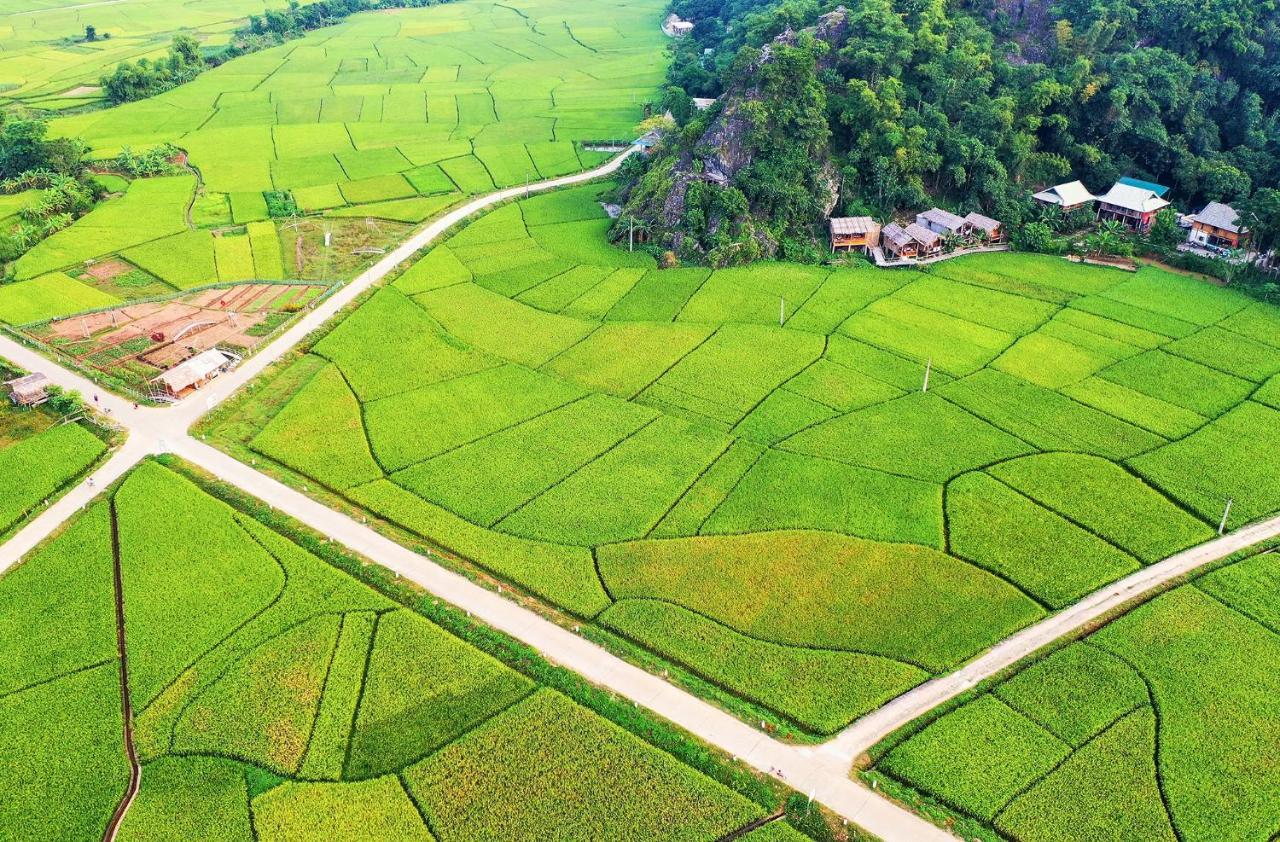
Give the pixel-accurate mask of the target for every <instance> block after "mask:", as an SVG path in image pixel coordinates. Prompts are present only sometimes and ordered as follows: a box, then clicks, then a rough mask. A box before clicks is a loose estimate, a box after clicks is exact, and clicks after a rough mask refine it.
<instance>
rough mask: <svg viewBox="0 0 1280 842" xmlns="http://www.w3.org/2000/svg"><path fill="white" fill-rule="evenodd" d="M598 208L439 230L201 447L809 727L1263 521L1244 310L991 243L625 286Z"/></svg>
mask: <svg viewBox="0 0 1280 842" xmlns="http://www.w3.org/2000/svg"><path fill="white" fill-rule="evenodd" d="M601 189H602V188H601V187H600V186H598V185H597V186H586V187H581V188H574V189H571V190H567V191H561V192H556V193H552V194H548V195H543V196H537V197H533V198H531V199H528V200H525V201H522V202H519V203H515V204H511V205H507V206H505V207H502V208H500V209H498V210H496V211H493V212H492V213H490V214H489V215H487V216H485V217H483V218H481V219H479V220H478V221H476V222H474V223H472V224H471V225H469V226H468V227H466V228H464V229H462V230H461V231H459V232H458V233H456V234H455V235H453V236H452V237H451V238H450V239H448V240H447V241H445V242H443V243H441V244H440V245H438V246H436V247H435V248H434V249H433V250H431V251H430V252H428V253H426V254H425V255H423V256H422V257H421V258H420V259H418V260H417V261H416V262H415V263H413V264H412V265H411V266H409V267H408V268H407V269H406V271H405V272H404V273H403V274H402V275H401V276H400V277H399V278H398V279H396V280H394V281H393V282H392V283H390V284H388V285H387V286H385V287H383V288H381V289H379V290H377V291H376V292H375V293H374V294H372V295H371V296H369V297H368V298H367V300H365V301H364V303H363V304H362V305H361V306H360V307H359V308H358V309H356V310H354V311H353V312H352V313H351V314H350V315H349V316H347V317H346V318H345V319H344V320H342V321H341V322H340V323H339V324H338V325H337V326H336V327H335V328H333V329H332V330H331V331H330V332H329V333H328V334H327V335H325V336H323V338H321V339H320V340H319V341H317V342H315V343H314V345H313V346H311V348H310V351H309V353H307V354H306V355H305V356H303V357H302V358H301V359H299V360H297V361H296V362H294V363H292V364H291V365H290V366H288V367H283V368H280V369H278V370H277V371H276V372H275V373H274V374H273V375H271V376H270V377H269V379H268V380H267V381H266V382H265V383H264V384H263V386H262V388H259V389H257V390H255V393H254V396H253V397H243V398H241V399H240V400H239V401H237V402H234V403H233V404H231V405H229V406H228V407H225V408H224V409H222V410H220V412H219V414H218V415H217V416H216V418H215V419H214V420H212V421H211V422H210V424H209V425H207V428H206V429H209V430H211V431H212V432H213V433H214V435H215V437H216V438H218V439H220V440H221V441H222V442H223V443H224V445H226V446H228V447H230V448H232V449H233V450H234V451H236V452H239V453H241V454H242V455H243V456H244V458H246V459H248V458H250V457H253V458H255V459H261V458H262V457H266V458H268V459H271V460H273V461H274V462H275V463H276V464H277V466H279V467H281V468H284V469H287V470H288V471H289V472H292V473H293V474H294V475H295V476H296V477H297V478H298V479H300V480H301V481H304V482H306V483H308V484H313V483H318V484H319V485H321V486H322V487H324V488H325V489H326V490H327V491H328V492H330V493H333V494H336V495H340V496H341V497H343V498H345V499H346V500H347V501H350V502H351V503H354V504H356V505H358V506H360V507H363V508H364V509H366V510H367V511H369V512H371V513H373V514H375V515H377V516H378V517H380V518H382V519H383V520H385V521H387V522H388V523H390V524H392V525H394V526H395V527H398V528H399V529H401V530H403V531H405V532H407V533H411V534H412V535H414V536H418V537H421V538H425V539H427V540H429V541H431V542H432V543H434V544H436V545H438V546H440V547H442V548H444V549H446V550H448V551H450V552H452V553H453V554H455V555H456V556H458V557H460V558H461V559H464V560H465V561H466V562H469V563H471V564H473V565H474V566H476V567H478V568H480V569H482V570H483V571H485V572H486V573H488V574H489V575H492V576H495V577H497V578H498V579H500V580H502V581H505V582H507V583H509V584H513V585H516V586H518V587H519V588H521V589H523V590H525V591H526V592H528V593H531V594H533V595H536V596H537V597H540V598H541V599H543V600H545V601H546V602H548V603H550V604H551V605H554V606H555V607H557V608H559V609H561V610H563V611H565V612H567V613H568V614H571V615H574V616H575V617H577V618H580V619H583V620H590V621H591V622H592V624H593V627H594V629H595V633H596V634H598V635H600V636H602V637H605V638H608V639H611V640H614V641H615V642H617V641H622V640H625V641H626V645H638V646H640V647H643V648H644V649H647V650H649V651H650V652H652V653H656V654H658V655H660V656H662V657H663V658H664V659H666V661H667V662H668V663H669V664H671V665H672V666H673V667H674V668H677V671H678V672H681V674H683V675H685V676H687V677H688V678H689V679H690V680H698V681H702V682H705V683H710V684H711V685H714V686H716V687H718V688H719V689H720V690H721V691H723V692H725V693H727V694H730V695H731V696H732V697H736V698H737V699H738V700H739V701H740V702H741V703H742V704H743V705H745V706H746V709H750V710H753V711H755V712H756V713H760V712H764V713H765V714H766V715H768V716H776V717H781V718H782V719H783V720H785V721H787V722H789V723H792V724H793V725H795V726H798V727H799V728H800V729H802V730H803V731H807V732H810V733H814V734H827V733H831V732H834V731H835V730H838V729H839V728H841V727H842V726H844V725H845V724H847V723H848V722H850V721H851V720H853V719H855V718H857V717H858V716H860V715H861V714H863V713H866V712H868V711H870V710H873V709H874V708H876V707H878V706H879V705H880V704H882V703H883V702H884V701H886V700H888V699H890V698H892V697H894V696H896V695H898V694H900V693H902V692H903V691H905V690H907V689H909V688H911V687H913V686H915V685H916V684H918V683H920V682H921V681H923V680H925V679H927V678H928V677H930V676H932V675H937V674H939V673H942V672H946V671H948V670H951V669H953V668H955V667H956V666H958V665H959V664H961V663H963V662H964V661H966V660H968V659H969V658H971V657H973V656H974V655H975V654H977V653H979V652H981V651H982V650H984V649H985V648H986V647H988V646H990V645H991V644H993V643H995V642H996V641H998V640H1000V639H1002V638H1004V637H1005V636H1007V635H1008V634H1010V633H1011V632H1013V631H1015V630H1017V629H1019V628H1022V627H1024V626H1026V625H1028V624H1029V623H1032V622H1034V621H1036V620H1037V619H1040V618H1042V617H1044V616H1046V615H1047V614H1048V613H1050V612H1053V611H1055V610H1057V609H1059V608H1062V607H1064V606H1066V605H1069V604H1071V603H1072V602H1074V601H1076V600H1078V599H1079V598H1080V597H1082V596H1084V595H1085V594H1087V593H1089V592H1091V591H1093V590H1095V589H1097V588H1099V587H1101V586H1103V585H1105V584H1107V583H1109V582H1112V581H1115V580H1116V579H1119V578H1122V577H1123V576H1126V575H1128V574H1130V573H1133V572H1135V571H1137V570H1140V569H1141V568H1142V567H1143V566H1144V565H1147V564H1150V563H1152V562H1154V561H1157V560H1159V559H1162V558H1164V557H1166V556H1169V555H1171V554H1173V553H1176V552H1178V551H1179V550H1182V549H1184V548H1187V547H1189V546H1192V545H1194V544H1197V543H1200V542H1202V541H1205V540H1208V539H1209V538H1211V537H1213V536H1214V535H1215V534H1216V528H1217V525H1218V520H1219V518H1220V517H1221V515H1222V512H1223V508H1224V506H1225V504H1226V501H1227V499H1228V498H1229V497H1230V498H1233V500H1234V504H1233V507H1232V509H1231V518H1230V521H1229V524H1228V525H1229V526H1232V527H1235V526H1240V525H1242V524H1244V523H1246V522H1248V521H1250V520H1253V519H1256V518H1258V517H1261V516H1263V515H1266V514H1268V513H1272V512H1275V511H1277V510H1280V480H1278V479H1277V477H1276V475H1275V471H1274V470H1272V466H1273V464H1274V448H1275V442H1276V441H1280V401H1277V400H1276V398H1275V395H1276V389H1277V386H1278V385H1280V379H1278V378H1280V374H1278V372H1280V339H1277V333H1276V331H1275V326H1276V324H1277V319H1278V317H1277V313H1276V311H1275V310H1274V308H1271V307H1269V306H1267V305H1264V304H1260V303H1255V302H1251V301H1250V300H1249V299H1247V298H1245V297H1244V296H1242V295H1239V294H1237V293H1235V292H1233V291H1230V290H1226V289H1222V288H1219V287H1213V286H1209V285H1207V284H1203V283H1201V282H1199V281H1195V280H1192V279H1190V278H1187V277H1184V276H1181V275H1174V274H1170V273H1166V272H1163V271H1160V270H1158V269H1152V268H1144V269H1142V270H1141V271H1139V272H1137V273H1136V274H1131V273H1124V272H1120V271H1116V270H1108V269H1100V268H1095V267H1089V266H1081V265H1077V264H1072V263H1069V262H1067V261H1065V260H1062V259H1057V258H1050V257H1043V256H1032V255H1023V254H1012V253H1007V254H994V255H982V256H977V257H967V258H961V259H957V260H953V261H950V262H947V263H944V264H940V265H938V266H937V267H936V268H935V269H934V270H933V271H930V272H928V273H921V272H915V271H883V270H875V269H872V268H863V269H835V270H830V269H825V268H817V267H802V266H787V265H779V264H762V265H757V266H753V267H749V268H746V269H729V270H720V271H715V272H711V271H709V270H702V269H676V270H668V271H659V270H658V269H657V268H656V266H655V265H654V263H653V261H652V259H651V258H650V257H649V256H648V255H644V254H639V253H635V254H632V253H628V252H626V251H625V250H618V249H615V248H613V247H610V246H608V245H607V244H606V241H605V239H604V236H603V233H604V231H605V230H606V228H607V226H608V220H607V219H605V216H604V212H603V211H602V210H601V208H600V205H599V204H598V203H597V201H596V200H597V195H598V194H599V193H600V191H601ZM780 317H781V319H782V324H779V320H780ZM407 361H411V362H408V364H406V362H407ZM926 369H928V371H929V387H928V390H927V391H925V390H924V388H923V387H924V381H925V375H926ZM620 645H621V644H620ZM762 665H763V666H762ZM757 718H758V717H757Z"/></svg>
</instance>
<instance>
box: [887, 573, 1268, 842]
mask: <svg viewBox="0 0 1280 842" xmlns="http://www.w3.org/2000/svg"><path fill="white" fill-rule="evenodd" d="M1275 566H1276V562H1275V557H1274V556H1271V555H1259V556H1253V557H1251V558H1248V559H1245V560H1242V561H1237V562H1235V563H1233V564H1231V565H1228V566H1227V567H1224V568H1221V569H1219V570H1217V571H1214V572H1212V573H1209V574H1207V575H1204V576H1202V577H1200V578H1198V579H1196V580H1195V581H1194V582H1193V583H1190V584H1184V585H1181V586H1179V587H1178V588H1176V589H1175V590H1173V591H1171V592H1169V593H1166V594H1164V595H1162V596H1159V597H1157V598H1156V599H1154V600H1152V601H1151V602H1149V603H1147V604H1144V605H1142V606H1140V607H1138V608H1136V609H1134V610H1133V611H1132V612H1130V613H1129V614H1126V615H1124V616H1122V617H1120V618H1118V619H1115V620H1113V621H1111V622H1110V623H1109V624H1107V625H1106V626H1104V627H1103V628H1101V629H1100V630H1098V631H1096V632H1094V633H1093V634H1092V635H1090V636H1089V637H1087V638H1085V639H1084V640H1082V641H1080V642H1076V643H1073V644H1070V645H1068V646H1067V647H1066V648H1063V649H1060V650H1058V651H1056V652H1054V653H1053V654H1051V655H1048V656H1047V657H1044V658H1042V659H1037V658H1034V657H1033V659H1032V660H1031V661H1030V662H1029V663H1028V664H1026V665H1024V666H1023V667H1022V668H1021V670H1020V671H1017V672H1016V673H1015V674H1014V675H1013V676H1012V677H1010V678H1008V679H1006V680H1005V681H1003V682H1002V683H998V684H996V685H995V686H994V687H992V688H989V689H988V690H987V691H986V692H985V693H984V694H982V695H980V696H979V697H978V698H976V699H975V700H973V701H969V702H967V703H965V704H962V705H961V706H959V707H953V708H952V709H944V710H943V711H941V712H940V715H934V716H932V717H931V718H930V719H929V721H927V722H925V723H923V724H913V725H910V726H907V728H906V729H904V731H903V732H902V733H901V734H899V735H894V736H892V737H890V738H889V740H888V741H886V743H884V744H882V745H881V746H878V747H877V748H875V749H873V751H872V755H873V760H874V761H875V764H876V765H875V767H874V769H875V771H874V772H873V773H872V776H873V777H875V776H880V778H881V780H884V777H883V776H886V775H887V776H889V777H891V778H895V779H897V780H898V781H900V782H902V783H905V784H906V785H908V786H910V787H912V788H914V789H916V790H917V791H919V792H922V793H924V794H926V795H928V796H929V797H931V798H933V799H935V800H937V801H939V802H941V803H943V804H944V805H946V806H948V807H949V808H951V809H952V810H954V811H956V812H959V813H961V814H965V815H968V816H972V817H976V818H979V819H981V820H983V821H984V822H986V823H989V824H990V825H992V826H994V827H995V829H997V830H999V831H1001V832H1002V833H1004V834H1006V835H1009V836H1011V837H1013V838H1018V839H1027V840H1036V841H1037V842H1038V840H1046V842H1047V840H1092V839H1120V838H1142V839H1162V840H1173V839H1175V838H1176V839H1186V840H1208V839H1220V838H1222V837H1223V835H1224V834H1228V835H1230V836H1231V837H1232V838H1237V839H1256V840H1263V839H1266V838H1268V834H1270V833H1271V832H1272V828H1273V826H1274V824H1275V822H1276V817H1277V813H1276V804H1277V794H1278V793H1280V775H1277V772H1276V769H1275V768H1274V764H1272V763H1270V762H1269V760H1268V759H1267V755H1268V750H1267V749H1266V748H1265V746H1268V745H1270V744H1273V743H1274V741H1275V740H1276V739H1277V738H1278V737H1277V734H1276V728H1277V726H1276V722H1277V712H1278V711H1277V702H1276V699H1277V698H1278V696H1277V691H1276V688H1275V687H1274V686H1273V685H1275V683H1276V682H1275V677H1274V675H1273V674H1272V671H1271V670H1268V669H1267V668H1266V667H1263V666H1261V665H1262V664H1265V663H1269V662H1273V661H1274V659H1275V658H1276V657H1277V655H1278V653H1280V639H1278V638H1277V636H1276V634H1275V632H1274V631H1273V630H1272V629H1269V628H1267V627H1266V626H1264V625H1261V624H1260V623H1258V622H1257V621H1256V620H1255V619H1250V617H1254V616H1258V615H1259V612H1260V613H1261V615H1263V616H1267V615H1270V616H1275V614H1276V612H1277V610H1278V609H1277V606H1278V605H1280V603H1277V598H1276V593H1277V592H1276V590H1275V589H1274V587H1271V588H1268V587H1266V586H1263V587H1257V586H1259V585H1263V583H1265V582H1268V581H1270V582H1272V584H1274V581H1275V580H1274V577H1275V575H1276V569H1275ZM1241 583H1248V584H1249V585H1250V587H1247V588H1244V589H1242V588H1239V587H1238V585H1240V584H1241ZM1207 593H1213V594H1215V598H1210V597H1209V596H1208V595H1207ZM1245 612H1248V613H1245ZM1157 734H1158V736H1157ZM1175 828H1176V831H1175Z"/></svg>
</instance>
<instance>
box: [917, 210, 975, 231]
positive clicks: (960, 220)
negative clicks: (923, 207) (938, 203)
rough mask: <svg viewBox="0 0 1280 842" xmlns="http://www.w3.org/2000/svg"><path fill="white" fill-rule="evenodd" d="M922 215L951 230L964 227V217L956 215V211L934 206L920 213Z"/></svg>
mask: <svg viewBox="0 0 1280 842" xmlns="http://www.w3.org/2000/svg"><path fill="white" fill-rule="evenodd" d="M920 217H921V218H923V219H927V220H929V221H930V222H932V223H934V224H935V225H941V226H942V227H943V228H946V229H947V230H949V231H959V230H960V229H961V228H963V227H964V224H965V222H964V217H962V216H956V215H955V214H954V213H952V212H951V211H948V210H943V209H942V208H932V209H930V210H927V211H925V212H924V213H922V214H920Z"/></svg>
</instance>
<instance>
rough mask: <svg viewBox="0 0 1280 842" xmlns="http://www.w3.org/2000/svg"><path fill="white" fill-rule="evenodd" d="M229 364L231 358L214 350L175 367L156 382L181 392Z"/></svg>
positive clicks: (204, 352)
mask: <svg viewBox="0 0 1280 842" xmlns="http://www.w3.org/2000/svg"><path fill="white" fill-rule="evenodd" d="M229 362H231V358H230V357H228V356H227V355H226V354H224V353H222V352H221V351H219V350H217V349H216V348H213V349H210V350H208V351H203V352H201V353H199V354H196V355H195V356H194V357H192V358H191V359H189V360H187V361H186V362H184V363H181V364H180V365H175V366H174V367H173V368H171V369H169V370H168V371H166V372H165V373H164V374H161V375H160V376H159V377H157V378H156V380H157V381H159V382H161V383H163V384H164V385H166V386H168V387H169V388H170V389H171V390H172V391H174V392H181V391H182V390H183V389H189V388H191V387H192V386H194V385H195V384H197V383H199V382H200V381H201V380H204V379H205V378H206V377H208V376H209V375H210V374H213V373H214V372H215V371H217V370H218V369H220V368H222V367H223V366H224V365H226V364H227V363H229Z"/></svg>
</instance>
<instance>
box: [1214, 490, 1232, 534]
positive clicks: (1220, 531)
mask: <svg viewBox="0 0 1280 842" xmlns="http://www.w3.org/2000/svg"><path fill="white" fill-rule="evenodd" d="M1234 502H1235V500H1233V499H1232V498H1231V497H1228V498H1227V508H1226V509H1224V510H1223V512H1222V523H1220V524H1218V534H1219V535H1222V534H1223V533H1225V532H1226V531H1227V517H1229V516H1230V514H1231V504H1232V503H1234Z"/></svg>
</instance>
